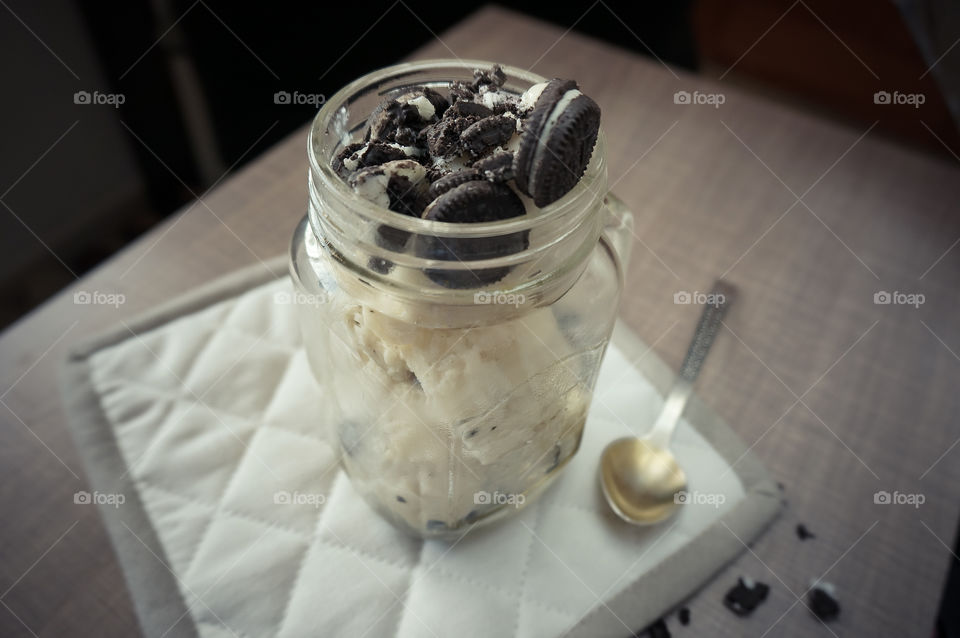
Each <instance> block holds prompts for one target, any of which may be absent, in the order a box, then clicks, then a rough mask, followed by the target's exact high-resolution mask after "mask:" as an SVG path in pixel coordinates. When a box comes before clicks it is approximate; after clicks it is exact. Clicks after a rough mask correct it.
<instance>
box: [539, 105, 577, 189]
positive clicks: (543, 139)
mask: <svg viewBox="0 0 960 638" xmlns="http://www.w3.org/2000/svg"><path fill="white" fill-rule="evenodd" d="M581 95H583V93H581V92H580V91H578V90H577V89H570V90H569V91H567V92H566V93H564V94H563V97H562V98H560V100H559V101H557V103H556V105H555V106H554V107H553V110H552V111H550V115H549V117H547V123H546V124H544V126H543V130H542V131H540V136H539V138H538V139H537V148H536V149H535V150H534V151H533V162H532V163H531V165H530V175H529V176H528V177H527V185H528V189H529V188H530V187H532V185H533V184H536V183H537V173H538V172H539V168H540V166H541V164H543V154H544V153H545V152H546V149H547V142H548V141H549V140H550V132H551V131H553V127H554V126H556V124H557V120H559V119H560V116H561V115H563V112H564V111H565V110H566V109H567V106H569V105H570V103H571V102H573V101H574V100H575V99H577V98H578V97H580V96H581Z"/></svg>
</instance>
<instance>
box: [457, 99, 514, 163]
mask: <svg viewBox="0 0 960 638" xmlns="http://www.w3.org/2000/svg"><path fill="white" fill-rule="evenodd" d="M484 108H486V107H484ZM516 130H517V124H516V120H514V119H513V118H512V117H507V116H506V115H491V116H490V117H485V118H483V119H481V120H477V121H476V122H474V123H473V124H471V125H470V126H468V127H467V128H465V129H464V130H463V132H462V133H460V143H461V144H462V145H463V148H464V149H465V150H466V151H467V152H468V153H470V154H471V155H473V156H474V157H479V156H480V155H483V154H484V153H485V152H486V151H488V150H489V149H491V148H493V147H495V146H500V145H501V144H506V142H507V140H509V139H510V138H511V137H512V136H513V134H514V132H515V131H516Z"/></svg>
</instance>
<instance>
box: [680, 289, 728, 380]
mask: <svg viewBox="0 0 960 638" xmlns="http://www.w3.org/2000/svg"><path fill="white" fill-rule="evenodd" d="M735 296H736V289H735V288H734V287H733V286H731V285H730V284H728V283H726V282H725V281H723V280H719V281H717V282H716V283H715V284H714V285H713V290H711V291H710V294H709V295H707V300H708V302H709V303H707V304H704V306H703V314H701V315H700V322H699V323H698V324H697V329H696V331H695V332H694V333H693V340H692V341H691V342H690V348H689V349H688V350H687V356H686V357H684V359H683V365H681V366H680V377H681V378H682V379H685V380H687V381H689V382H690V383H693V382H694V381H695V380H696V378H697V375H698V374H700V368H701V366H703V361H704V359H706V358H707V353H708V352H709V351H710V346H712V345H713V339H714V337H716V336H717V331H718V330H720V324H721V323H722V322H723V317H724V315H726V314H727V308H729V307H730V304H732V303H733V299H734V297H735Z"/></svg>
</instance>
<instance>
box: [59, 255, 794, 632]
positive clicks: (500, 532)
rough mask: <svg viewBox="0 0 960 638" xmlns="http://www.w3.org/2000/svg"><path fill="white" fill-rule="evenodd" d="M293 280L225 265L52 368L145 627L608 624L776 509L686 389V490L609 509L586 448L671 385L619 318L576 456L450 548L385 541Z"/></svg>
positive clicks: (639, 415)
mask: <svg viewBox="0 0 960 638" xmlns="http://www.w3.org/2000/svg"><path fill="white" fill-rule="evenodd" d="M290 286H291V284H290V281H289V279H287V278H282V279H279V280H272V279H270V278H269V277H267V276H266V275H265V274H264V273H263V272H256V271H251V272H250V273H248V274H247V275H245V276H244V277H239V278H237V277H234V278H233V279H231V280H230V281H229V282H227V283H225V284H223V285H221V286H220V287H217V286H214V287H212V288H210V289H208V290H207V291H206V292H204V293H202V294H200V295H199V296H197V295H195V296H194V297H193V298H191V299H190V300H187V301H185V302H182V303H181V304H180V305H179V307H178V305H177V304H173V305H172V306H170V307H168V308H166V309H164V310H162V311H160V312H159V313H157V314H156V315H155V316H153V317H149V318H145V319H143V320H141V321H139V322H135V323H133V324H127V327H129V328H130V330H127V329H126V328H124V329H123V330H122V331H120V330H118V331H116V332H115V333H114V334H113V335H112V336H107V337H104V338H102V339H100V340H98V341H97V342H95V343H93V344H91V345H89V346H88V347H87V348H86V349H85V350H81V351H79V352H78V353H77V355H75V357H74V359H73V360H72V361H71V363H70V364H69V366H68V373H67V383H66V384H65V389H66V392H67V399H68V405H71V406H72V409H71V412H72V414H71V417H72V419H73V423H74V427H75V429H76V430H77V440H78V443H79V444H80V447H81V450H82V451H83V452H84V455H85V457H86V461H87V465H88V473H89V474H90V476H91V483H92V488H94V489H95V490H99V491H100V492H101V493H108V494H109V493H122V494H124V495H125V498H124V503H123V504H122V505H121V506H119V507H109V506H106V507H104V508H103V511H104V516H105V519H106V522H107V525H108V528H109V529H110V531H111V534H112V536H113V538H114V542H115V544H116V545H117V549H118V554H119V555H120V558H121V562H122V563H123V564H124V567H125V570H126V573H127V578H128V582H129V583H130V587H131V592H132V594H133V598H134V600H135V603H136V605H137V607H138V612H139V613H140V617H141V622H142V625H143V629H144V632H145V633H146V634H147V635H150V636H153V635H156V636H173V635H199V636H209V637H215V638H220V637H223V636H236V637H238V638H239V637H260V636H283V637H288V636H289V637H292V636H320V635H322V636H350V637H353V638H361V637H363V636H371V637H373V636H376V637H382V636H393V637H394V638H414V637H421V636H437V637H444V638H445V637H447V636H458V637H463V638H466V637H472V636H497V637H501V638H510V637H515V638H532V637H534V636H544V637H549V636H560V635H567V634H569V635H583V636H591V637H597V636H626V635H630V634H631V632H633V631H637V630H639V629H641V628H642V627H643V626H645V625H646V624H647V623H649V622H650V621H652V620H654V619H656V618H657V617H658V616H659V615H661V614H662V613H664V612H666V611H667V610H668V609H669V608H670V607H672V606H673V605H675V604H677V603H678V602H679V601H680V600H682V599H683V598H684V597H686V596H687V595H689V594H690V593H691V592H692V591H694V590H695V589H696V588H697V587H698V586H700V585H701V584H702V583H703V582H704V580H705V579H706V578H708V577H709V576H710V575H711V574H713V573H714V572H715V571H716V570H717V569H719V568H720V567H721V566H722V565H723V564H724V563H726V562H727V561H729V560H730V559H732V558H733V557H734V556H735V555H736V554H737V553H738V552H739V550H740V549H742V547H741V546H740V544H739V542H738V541H733V542H731V539H732V535H730V534H729V533H728V531H723V532H722V533H721V532H718V525H719V523H720V521H723V522H724V524H725V525H727V526H729V527H730V528H731V529H738V528H739V532H738V535H740V537H741V538H752V537H753V536H755V535H756V534H757V533H759V531H760V529H762V527H763V526H764V525H765V524H766V523H767V522H768V521H769V520H770V518H771V517H772V516H773V514H774V513H775V511H776V509H777V506H778V501H777V495H776V493H775V489H774V488H773V487H772V486H771V485H770V483H769V480H768V479H767V478H766V476H765V473H764V472H763V470H762V468H760V467H759V465H757V464H756V462H755V460H754V459H752V457H749V455H748V457H747V462H746V463H744V462H743V461H741V462H739V463H738V464H737V471H729V470H728V468H729V461H730V460H732V459H736V458H737V457H738V456H740V453H741V452H743V448H742V446H741V445H740V444H739V443H738V442H737V441H736V439H735V437H733V435H732V434H730V433H729V431H728V430H726V428H725V427H724V426H723V425H722V424H721V423H719V421H716V420H715V419H714V418H713V417H712V416H710V415H709V411H708V410H706V409H705V407H704V406H703V405H702V404H697V405H695V406H691V410H690V411H689V412H688V419H689V420H684V421H683V422H682V423H681V425H680V427H679V428H678V431H677V434H676V438H675V451H676V453H677V456H678V457H679V459H680V461H681V463H682V465H683V466H684V468H685V469H686V471H687V473H688V477H689V481H690V491H691V498H690V501H691V503H690V504H689V505H688V506H686V507H683V508H681V509H680V513H679V515H678V516H677V517H676V518H675V519H673V520H672V521H670V522H668V523H666V524H664V525H662V526H659V527H653V528H634V527H630V526H627V525H625V524H623V523H621V522H619V521H618V520H616V519H615V518H614V517H613V516H612V515H611V514H610V513H609V511H608V509H607V508H606V505H605V504H604V503H603V501H602V496H601V494H600V491H599V488H598V482H597V468H596V464H597V460H598V458H599V454H600V451H601V449H602V448H603V446H604V445H605V444H606V443H607V442H609V441H610V440H612V439H614V438H617V437H619V436H624V435H629V434H634V435H640V434H643V432H644V429H645V427H648V426H649V424H651V423H652V422H653V420H654V417H655V416H656V414H657V412H658V409H659V407H660V404H661V403H662V394H661V393H662V391H663V389H664V387H665V384H667V383H669V378H663V377H664V374H663V372H664V370H663V369H658V370H659V372H658V374H659V376H660V377H661V378H660V379H659V380H657V381H654V380H653V379H652V378H651V376H650V375H645V374H643V373H642V372H641V370H640V369H638V368H637V367H635V366H634V365H633V364H632V361H634V360H637V359H639V360H640V361H641V362H642V361H643V360H646V359H649V358H650V357H653V358H654V359H655V355H653V354H652V353H648V352H646V351H645V348H643V347H642V344H638V343H636V342H634V341H632V338H631V336H630V335H629V334H627V333H625V332H624V331H623V330H622V328H618V336H617V338H616V339H615V343H614V344H613V345H611V347H610V348H609V349H608V352H607V355H606V358H605V361H604V364H603V368H602V371H601V374H600V379H599V382H598V387H597V392H596V394H595V399H594V403H593V407H592V409H591V413H590V418H589V420H588V423H587V427H586V430H585V434H584V439H583V443H582V446H581V449H580V451H579V452H578V454H577V455H576V456H575V457H574V459H573V460H572V461H571V463H570V464H569V466H568V468H567V469H566V470H565V472H564V473H563V474H562V476H561V477H560V478H559V479H558V480H557V482H556V484H555V485H554V486H552V487H551V488H550V489H549V490H548V491H547V492H546V493H545V494H544V495H543V496H542V498H541V499H540V500H538V501H537V502H536V503H534V504H531V505H530V506H529V507H527V508H526V509H524V510H523V511H522V512H521V513H520V515H519V516H517V517H515V518H513V519H510V520H508V521H504V522H502V523H500V524H496V525H494V526H491V527H489V528H483V529H480V530H476V531H474V532H471V533H469V534H468V535H467V536H466V537H464V538H463V539H461V540H459V541H457V542H455V543H444V542H438V541H430V542H421V541H419V540H416V539H413V538H409V537H407V536H404V535H403V534H401V533H399V532H397V531H396V530H395V529H393V528H392V527H391V526H390V525H389V524H387V523H386V522H384V521H383V520H382V519H380V518H379V517H378V516H377V515H376V514H374V513H373V512H372V511H371V510H370V509H368V507H367V506H366V504H365V503H364V502H363V501H362V499H360V498H359V497H358V496H357V495H356V493H355V492H354V491H353V489H352V488H351V485H350V482H349V480H348V479H347V477H346V476H345V475H344V473H343V471H342V470H341V469H340V468H339V459H338V450H337V446H336V444H335V442H334V439H333V437H332V427H331V426H332V425H333V423H332V422H331V419H330V418H329V416H328V414H327V412H326V410H325V405H326V402H325V401H324V394H323V389H322V388H320V387H318V385H317V384H316V382H315V381H314V379H313V377H312V376H311V374H310V370H309V368H308V366H307V362H306V358H305V356H304V353H303V351H302V350H301V348H300V333H299V328H298V324H297V322H296V318H295V315H294V313H295V307H294V306H293V305H290V304H289V303H284V301H285V300H288V299H289V295H288V294H286V293H288V292H289V290H290ZM181 311H182V312H181ZM181 315H182V316H181ZM655 363H656V365H657V366H660V367H661V368H662V364H661V363H660V362H655ZM653 376H657V374H655V375H653ZM658 385H659V386H660V387H657V386H658ZM698 415H699V416H698ZM698 420H699V421H700V422H705V423H706V425H704V424H703V423H699V422H698V427H694V426H692V425H691V421H694V422H697V421H698ZM698 428H699V431H698ZM115 500H116V499H115ZM724 537H728V538H724Z"/></svg>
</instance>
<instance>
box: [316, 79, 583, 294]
mask: <svg viewBox="0 0 960 638" xmlns="http://www.w3.org/2000/svg"><path fill="white" fill-rule="evenodd" d="M506 81H507V76H506V74H505V73H504V71H503V69H502V68H501V67H500V66H499V65H494V66H492V67H491V68H489V69H476V70H475V71H474V74H473V81H472V82H464V81H454V82H451V83H450V84H449V85H448V87H447V89H446V91H447V92H446V95H444V94H443V93H442V92H441V91H440V90H438V89H437V88H436V87H427V86H420V87H417V86H415V87H409V88H406V89H404V90H402V91H400V92H395V93H391V94H388V96H387V97H386V99H384V100H383V101H382V102H381V103H380V104H379V105H378V106H377V107H376V108H375V109H374V110H373V112H372V113H371V114H370V117H369V118H368V119H367V127H366V130H365V132H364V135H363V141H362V142H353V143H350V144H347V145H345V146H344V147H343V148H342V149H341V150H340V151H339V152H338V153H337V154H336V155H335V157H334V158H333V159H332V160H331V167H332V168H333V170H334V171H335V172H336V174H337V175H338V176H340V177H341V178H342V179H343V180H344V181H345V182H347V184H348V185H350V186H351V187H352V188H353V190H354V191H355V192H357V194H359V195H360V196H361V197H363V198H365V199H368V200H370V201H371V202H373V203H375V204H377V205H380V206H383V207H384V208H388V209H389V210H391V211H394V212H396V213H398V214H401V215H405V216H411V217H423V218H424V219H430V220H434V221H443V222H447V223H478V222H484V221H499V220H503V219H510V218H513V217H517V216H522V215H528V214H535V211H536V209H535V207H540V208H542V207H544V206H547V205H549V204H551V203H553V202H554V201H556V200H557V199H559V198H561V197H563V195H565V194H566V193H567V192H569V191H570V190H571V189H572V188H573V186H575V185H576V183H577V182H578V181H579V179H580V178H581V177H582V175H583V173H584V172H585V171H586V168H587V164H588V163H589V161H590V158H591V155H592V152H593V146H594V144H595V142H596V138H597V134H598V130H599V119H600V109H599V107H597V105H596V103H594V102H593V100H591V99H590V98H589V97H587V96H585V95H583V94H582V93H580V91H579V89H578V88H577V84H576V83H575V82H571V81H567V80H551V81H550V82H544V83H542V84H537V85H534V86H532V87H530V88H529V89H527V91H525V92H524V93H523V94H522V95H518V94H516V93H513V92H510V91H509V90H507V89H505V88H504V85H505V84H506ZM415 167H419V168H415ZM468 183H478V184H479V183H484V184H488V185H489V186H471V187H469V188H466V189H464V188H463V187H464V185H466V184H468ZM452 192H456V195H455V196H454V197H449V195H450V193H452ZM522 196H527V197H529V198H530V199H527V198H526V197H522ZM531 200H532V202H531ZM455 209H456V210H455ZM374 239H375V241H376V243H377V245H378V246H380V247H381V248H384V249H386V250H388V251H394V252H401V251H404V250H409V243H410V242H409V239H410V235H409V233H408V232H407V231H403V230H400V229H398V228H393V227H391V226H390V225H387V224H381V225H379V226H378V227H377V228H376V230H375V237H374ZM434 239H437V238H434ZM528 244H529V242H528V234H527V233H526V232H524V233H514V234H511V235H508V236H506V237H498V238H496V240H493V239H480V238H477V239H467V238H463V239H459V238H457V239H453V238H451V240H449V241H444V242H440V241H431V240H430V239H429V238H426V239H425V240H424V241H422V242H418V244H417V247H416V250H417V252H418V254H419V255H421V256H424V255H432V256H433V257H432V258H435V259H443V260H446V261H453V260H457V261H468V260H477V259H488V258H495V257H501V256H505V255H509V254H512V253H515V252H517V251H522V250H525V249H526V248H527V246H528ZM368 266H369V267H370V269H371V270H373V271H375V272H377V273H380V274H388V273H389V272H391V270H392V268H393V263H392V262H391V261H390V260H389V259H387V258H385V257H376V258H371V259H370V261H369V264H368ZM509 270H510V269H509V267H506V268H497V269H486V270H485V271H478V272H472V271H469V270H461V271H456V272H457V273H458V275H457V276H453V273H454V272H455V271H453V270H434V271H431V272H427V275H428V276H429V277H430V278H431V279H433V280H434V281H436V282H437V283H440V284H441V285H445V286H451V287H455V288H460V287H471V286H479V285H484V284H487V283H491V282H493V281H498V280H499V279H501V278H502V277H503V276H505V275H506V273H508V272H509ZM481 272H482V273H483V274H482V275H480V274H479V273H481ZM478 275H479V276H478ZM465 277H466V278H465Z"/></svg>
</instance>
